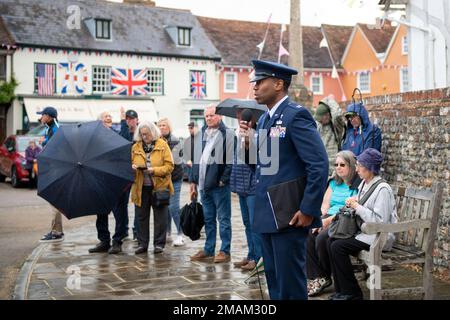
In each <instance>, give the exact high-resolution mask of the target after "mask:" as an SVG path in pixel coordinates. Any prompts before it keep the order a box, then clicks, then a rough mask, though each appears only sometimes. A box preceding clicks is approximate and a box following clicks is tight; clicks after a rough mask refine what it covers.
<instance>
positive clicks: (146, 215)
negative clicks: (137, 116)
mask: <svg viewBox="0 0 450 320" xmlns="http://www.w3.org/2000/svg"><path fill="white" fill-rule="evenodd" d="M134 140H135V141H136V143H135V144H134V145H133V148H132V149H131V163H132V167H133V169H134V170H135V172H136V174H135V180H134V183H133V186H132V187H131V201H132V202H133V203H134V204H135V205H136V212H135V214H136V216H137V219H138V224H139V228H138V235H137V238H138V243H139V247H138V248H137V250H136V251H135V254H142V253H147V250H148V244H149V238H150V230H149V229H150V209H151V208H153V221H154V234H153V245H154V251H153V252H154V253H155V254H157V253H161V252H163V250H164V246H165V245H166V229H167V217H168V210H169V200H168V197H169V196H170V195H171V194H173V192H174V190H173V185H172V179H171V173H172V171H173V167H174V165H173V159H172V153H171V151H170V148H169V146H168V144H167V143H166V142H165V141H164V140H163V139H161V138H160V133H159V129H158V127H157V126H156V125H155V124H153V123H151V122H146V121H144V122H142V123H140V124H139V126H138V128H137V130H136V131H135V133H134Z"/></svg>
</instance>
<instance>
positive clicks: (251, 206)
mask: <svg viewBox="0 0 450 320" xmlns="http://www.w3.org/2000/svg"><path fill="white" fill-rule="evenodd" d="M255 199H256V196H254V195H249V196H241V195H239V205H240V207H241V214H242V222H243V223H244V226H245V236H246V237H247V244H248V255H247V259H248V260H253V261H255V262H258V260H259V258H261V255H262V249H261V235H260V234H259V233H256V232H253V231H252V225H253V217H254V215H255Z"/></svg>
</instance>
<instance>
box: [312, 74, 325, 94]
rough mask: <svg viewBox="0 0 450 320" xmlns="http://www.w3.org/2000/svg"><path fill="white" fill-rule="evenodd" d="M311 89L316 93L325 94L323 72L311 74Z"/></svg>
mask: <svg viewBox="0 0 450 320" xmlns="http://www.w3.org/2000/svg"><path fill="white" fill-rule="evenodd" d="M311 91H312V92H313V93H315V94H323V79H322V75H321V74H313V75H312V76H311Z"/></svg>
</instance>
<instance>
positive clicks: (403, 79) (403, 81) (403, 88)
mask: <svg viewBox="0 0 450 320" xmlns="http://www.w3.org/2000/svg"><path fill="white" fill-rule="evenodd" d="M407 91H409V77H408V68H401V69H400V92H407Z"/></svg>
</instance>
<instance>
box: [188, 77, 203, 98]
mask: <svg viewBox="0 0 450 320" xmlns="http://www.w3.org/2000/svg"><path fill="white" fill-rule="evenodd" d="M190 74H191V96H192V97H193V98H194V99H203V98H205V97H206V72H205V71H190Z"/></svg>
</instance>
